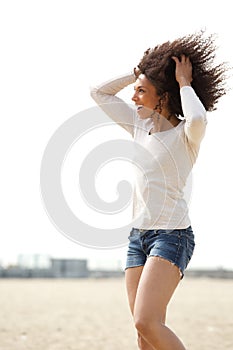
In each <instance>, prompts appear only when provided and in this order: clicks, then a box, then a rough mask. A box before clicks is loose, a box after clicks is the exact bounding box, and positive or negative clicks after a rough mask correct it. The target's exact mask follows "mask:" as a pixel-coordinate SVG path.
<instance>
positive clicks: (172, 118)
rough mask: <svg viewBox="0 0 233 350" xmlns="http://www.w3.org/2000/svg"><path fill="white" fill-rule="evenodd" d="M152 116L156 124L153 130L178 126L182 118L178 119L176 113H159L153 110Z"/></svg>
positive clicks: (157, 130) (163, 129)
mask: <svg viewBox="0 0 233 350" xmlns="http://www.w3.org/2000/svg"><path fill="white" fill-rule="evenodd" d="M151 118H152V120H153V124H154V127H153V129H152V132H159V131H165V130H169V129H171V128H172V127H175V126H177V125H178V124H179V122H180V119H178V118H177V117H176V115H174V114H171V113H170V114H169V113H164V114H163V113H161V114H159V113H158V112H156V111H153V113H152V115H151Z"/></svg>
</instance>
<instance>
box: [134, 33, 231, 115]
mask: <svg viewBox="0 0 233 350" xmlns="http://www.w3.org/2000/svg"><path fill="white" fill-rule="evenodd" d="M203 34H204V31H201V32H199V33H196V34H190V35H188V36H184V37H181V38H179V39H177V40H175V41H173V42H170V41H168V42H165V43H163V44H161V45H157V46H156V47H155V48H153V49H148V50H147V51H145V53H144V56H143V58H142V59H141V61H140V63H139V64H138V68H139V70H140V72H141V73H142V74H144V75H145V76H146V77H147V79H148V80H149V81H150V82H151V83H152V84H153V85H154V86H155V88H156V91H157V93H158V95H159V96H162V95H163V94H164V93H167V94H168V109H169V111H170V112H171V113H174V114H175V115H177V116H179V115H180V116H182V117H183V112H182V107H181V100H180V88H179V84H178V82H177V81H176V77H175V68H176V64H175V62H174V60H173V59H172V56H176V57H179V58H180V57H181V55H182V54H184V55H185V56H188V57H189V58H190V61H191V63H192V78H193V80H192V83H191V85H192V87H193V89H194V90H195V92H196V94H197V96H198V97H199V99H200V100H201V102H202V103H203V105H204V107H205V109H206V110H207V111H213V110H215V109H216V106H215V105H216V103H217V102H218V100H219V98H220V97H221V96H223V95H225V94H226V88H225V80H226V76H225V72H226V71H227V65H226V63H220V64H218V65H216V64H214V59H215V50H216V46H215V44H214V35H209V36H208V37H204V35H203Z"/></svg>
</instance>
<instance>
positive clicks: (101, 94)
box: [90, 73, 135, 136]
mask: <svg viewBox="0 0 233 350" xmlns="http://www.w3.org/2000/svg"><path fill="white" fill-rule="evenodd" d="M134 82H135V75H134V74H133V73H129V74H125V75H122V76H120V77H118V78H115V79H112V80H108V81H107V82H104V83H102V84H100V85H97V86H94V87H91V88H90V93H91V97H92V98H93V99H94V101H95V102H96V103H97V104H98V105H99V107H100V108H101V109H102V110H103V111H104V112H105V113H106V114H107V115H108V116H109V117H110V118H111V119H112V120H114V122H116V123H118V124H119V125H120V126H122V127H123V128H124V129H126V130H127V131H128V132H129V133H130V134H131V135H132V136H133V134H134V119H135V109H134V108H133V106H130V105H128V104H127V103H126V102H124V101H123V100H122V99H120V98H119V97H117V96H116V94H117V93H118V92H119V91H121V90H122V89H123V88H125V87H126V86H128V85H129V84H132V83H134Z"/></svg>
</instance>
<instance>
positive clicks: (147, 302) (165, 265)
mask: <svg viewBox="0 0 233 350" xmlns="http://www.w3.org/2000/svg"><path fill="white" fill-rule="evenodd" d="M179 281H180V271H179V268H178V267H177V266H175V265H173V264H172V263H170V262H169V261H167V260H165V259H163V258H160V257H155V256H151V257H149V258H148V259H147V262H146V264H145V266H144V269H143V271H142V274H141V276H140V280H139V283H138V288H137V293H136V298H135V303H134V318H135V321H137V320H139V319H143V320H144V321H148V322H154V321H158V322H161V323H164V322H165V315H166V309H167V305H168V303H169V301H170V299H171V297H172V295H173V293H174V291H175V289H176V287H177V285H178V283H179Z"/></svg>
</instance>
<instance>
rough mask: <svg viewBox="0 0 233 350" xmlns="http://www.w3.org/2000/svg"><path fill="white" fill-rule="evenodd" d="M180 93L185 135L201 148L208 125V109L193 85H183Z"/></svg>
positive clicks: (192, 143) (197, 147) (192, 144)
mask: <svg viewBox="0 0 233 350" xmlns="http://www.w3.org/2000/svg"><path fill="white" fill-rule="evenodd" d="M180 95H181V104H182V109H183V114H184V117H185V135H186V137H187V139H188V142H189V143H190V144H191V146H193V147H195V148H196V149H199V147H200V143H201V140H202V139H203V137H204V135H205V130H206V125H207V119H206V110H205V108H204V106H203V104H202V103H201V101H200V99H199V98H198V96H197V95H196V93H195V91H194V89H193V88H192V87H191V86H183V87H182V88H181V89H180Z"/></svg>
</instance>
